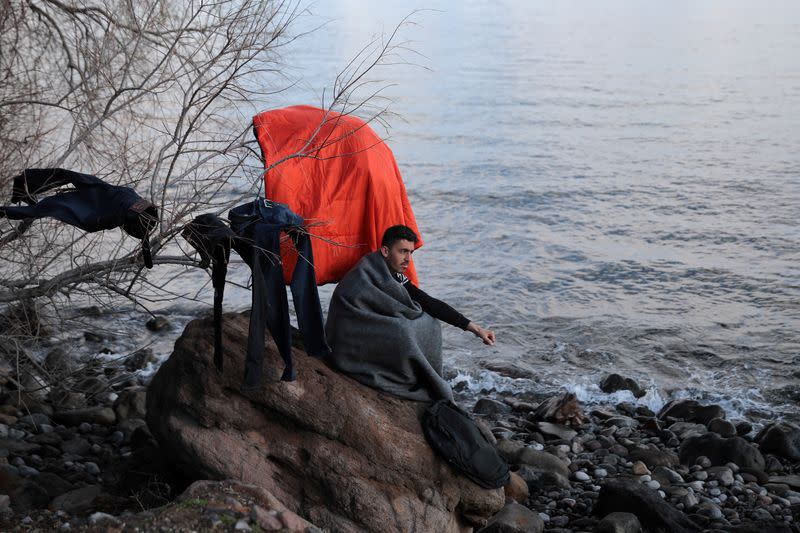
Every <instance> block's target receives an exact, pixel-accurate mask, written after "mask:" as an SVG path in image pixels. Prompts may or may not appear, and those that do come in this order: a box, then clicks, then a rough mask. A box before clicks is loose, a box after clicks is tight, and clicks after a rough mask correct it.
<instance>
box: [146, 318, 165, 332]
mask: <svg viewBox="0 0 800 533" xmlns="http://www.w3.org/2000/svg"><path fill="white" fill-rule="evenodd" d="M145 326H146V327H147V329H149V330H150V331H153V332H161V331H169V330H171V329H172V323H171V322H170V321H169V320H167V319H166V318H165V317H163V316H154V317H153V318H151V319H150V320H148V321H147V323H146V324H145Z"/></svg>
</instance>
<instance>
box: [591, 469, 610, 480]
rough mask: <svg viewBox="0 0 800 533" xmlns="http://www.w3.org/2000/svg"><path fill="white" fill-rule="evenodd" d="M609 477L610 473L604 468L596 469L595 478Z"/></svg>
mask: <svg viewBox="0 0 800 533" xmlns="http://www.w3.org/2000/svg"><path fill="white" fill-rule="evenodd" d="M607 476H608V471H606V470H605V469H603V468H596V469H595V471H594V477H599V478H604V477H607Z"/></svg>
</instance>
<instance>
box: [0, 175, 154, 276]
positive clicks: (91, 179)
mask: <svg viewBox="0 0 800 533" xmlns="http://www.w3.org/2000/svg"><path fill="white" fill-rule="evenodd" d="M63 185H72V186H73V187H75V189H73V190H70V191H66V192H58V193H56V194H54V195H52V196H48V197H46V198H43V199H41V200H38V201H37V199H36V195H38V194H42V193H44V192H47V191H50V190H52V189H54V188H56V187H61V186H63ZM11 202H12V203H19V202H25V203H27V204H29V205H25V206H3V207H0V217H2V216H5V217H7V218H10V219H15V220H19V219H24V218H43V217H51V218H55V219H57V220H60V221H61V222H64V223H66V224H70V225H72V226H75V227H78V228H80V229H82V230H84V231H88V232H90V233H92V232H95V231H102V230H106V229H112V228H118V227H121V228H122V229H123V230H124V231H125V233H127V234H128V235H130V236H132V237H135V238H137V239H141V240H142V253H143V256H144V261H145V265H146V266H147V268H152V267H153V259H152V255H151V253H150V242H149V236H150V232H151V231H153V229H154V228H155V226H156V223H157V221H158V210H157V209H156V207H155V206H154V205H153V204H152V203H150V202H148V201H147V200H145V199H143V198H142V197H141V196H139V195H138V194H136V191H134V190H133V189H131V188H130V187H120V186H117V185H110V184H108V183H106V182H104V181H103V180H101V179H100V178H98V177H97V176H91V175H89V174H81V173H79V172H73V171H71V170H64V169H62V168H31V169H27V170H25V171H24V172H23V173H22V174H20V175H19V176H16V177H15V178H14V186H13V192H12V196H11Z"/></svg>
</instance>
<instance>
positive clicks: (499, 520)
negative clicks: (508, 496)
mask: <svg viewBox="0 0 800 533" xmlns="http://www.w3.org/2000/svg"><path fill="white" fill-rule="evenodd" d="M551 522H552V519H551ZM543 529H544V521H543V520H542V518H541V517H540V516H539V515H538V514H537V513H535V512H533V511H531V510H530V509H528V508H527V507H524V506H522V505H520V504H518V503H514V502H512V503H508V504H506V506H505V507H503V508H502V509H501V510H500V512H499V513H497V514H496V515H494V516H493V517H491V518H490V519H489V521H488V522H487V523H486V527H484V528H483V529H481V530H480V533H542V530H543Z"/></svg>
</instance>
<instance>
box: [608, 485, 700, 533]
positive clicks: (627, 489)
mask: <svg viewBox="0 0 800 533" xmlns="http://www.w3.org/2000/svg"><path fill="white" fill-rule="evenodd" d="M594 512H595V514H597V515H599V516H605V515H607V514H610V513H613V512H626V513H632V514H635V515H636V516H637V517H638V518H639V521H640V522H641V524H642V527H643V528H646V529H648V530H653V531H661V530H663V531H670V532H671V533H695V532H699V531H700V528H699V527H698V526H697V525H696V524H694V522H692V521H691V520H689V518H688V517H686V515H684V514H683V513H681V512H680V511H678V510H677V509H675V508H674V507H672V506H671V505H670V504H669V503H667V502H666V501H664V500H663V499H662V498H661V497H660V496H659V494H658V493H657V492H655V491H653V490H650V489H648V488H647V487H644V486H642V485H641V484H639V483H637V482H636V481H634V480H632V479H625V478H617V479H609V480H607V481H606V482H605V484H604V485H603V487H602V488H601V489H600V496H599V497H598V499H597V504H596V505H595V508H594Z"/></svg>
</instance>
